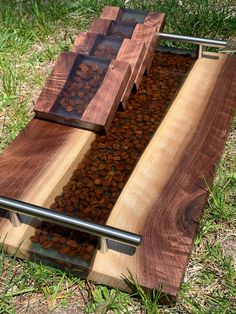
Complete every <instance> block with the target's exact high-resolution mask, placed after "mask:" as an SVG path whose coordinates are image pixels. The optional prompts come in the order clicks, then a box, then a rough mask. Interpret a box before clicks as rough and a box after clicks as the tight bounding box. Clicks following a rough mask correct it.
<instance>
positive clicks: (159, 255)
mask: <svg viewBox="0 0 236 314" xmlns="http://www.w3.org/2000/svg"><path fill="white" fill-rule="evenodd" d="M235 67H236V58H235V57H227V56H220V58H219V59H218V60H214V59H208V58H203V59H200V60H198V61H196V63H195V65H194V67H193V69H192V71H191V72H190V74H189V75H188V77H187V80H186V81H185V83H184V85H183V87H182V88H181V90H180V92H179V94H178V95H177V97H176V99H175V100H174V102H173V104H172V105H171V107H170V109H169V111H168V112H167V114H166V116H165V118H164V120H163V122H162V123H161V125H160V127H159V129H158V130H157V132H156V133H155V135H154V137H153V138H152V140H151V142H150V143H149V145H148V147H147V148H146V150H145V152H144V153H143V155H142V157H141V159H140V160H139V162H138V164H137V166H136V168H135V170H134V172H133V173H132V175H131V177H130V179H129V181H128V182H127V184H126V186H125V188H124V190H123V191H122V193H121V195H120V197H119V199H118V201H117V203H116V204H115V207H114V208H113V210H112V212H111V215H110V217H109V219H108V221H107V224H108V225H111V226H114V227H117V228H124V226H126V229H127V230H128V231H132V232H136V233H138V234H141V235H142V236H143V242H142V244H141V246H140V247H139V248H138V249H137V251H136V253H135V254H134V255H133V256H130V255H126V254H121V253H119V252H116V251H112V250H109V252H108V253H107V254H105V255H104V254H101V253H100V252H97V254H96V257H95V259H94V263H93V265H92V268H91V272H90V274H89V276H88V278H89V279H91V280H94V281H96V282H98V283H103V284H107V285H109V286H114V287H117V288H120V289H124V290H127V285H126V283H125V281H124V280H122V279H121V278H122V276H125V277H126V276H127V277H128V276H129V271H130V272H131V274H132V275H133V276H134V278H137V280H138V282H139V283H140V285H141V286H143V287H146V288H150V289H152V288H155V287H159V286H162V291H163V292H164V293H167V294H168V295H171V296H173V297H176V295H177V292H178V289H179V288H180V285H181V282H182V279H183V276H184V273H185V269H186V266H187V263H188V259H189V256H190V253H191V249H192V245H193V240H194V236H195V234H196V232H197V230H198V221H199V217H200V215H201V214H202V211H203V208H204V206H205V204H206V201H207V196H208V192H207V191H208V186H211V184H212V181H213V177H214V174H215V166H216V163H217V161H218V160H219V158H220V156H221V154H222V151H223V147H224V143H225V140H226V137H227V132H228V129H229V127H230V125H231V122H232V118H233V114H234V111H235V107H236V92H235V91H236V72H235ZM206 182H207V185H206Z"/></svg>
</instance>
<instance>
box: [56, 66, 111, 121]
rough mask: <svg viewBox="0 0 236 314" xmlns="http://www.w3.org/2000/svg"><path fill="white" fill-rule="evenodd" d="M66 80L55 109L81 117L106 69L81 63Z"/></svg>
mask: <svg viewBox="0 0 236 314" xmlns="http://www.w3.org/2000/svg"><path fill="white" fill-rule="evenodd" d="M72 71H74V74H73V75H72V77H71V78H70V77H69V79H68V81H67V83H66V86H65V87H64V89H63V91H62V93H61V95H60V99H59V103H58V104H57V105H56V108H58V107H59V108H63V110H64V111H66V112H73V113H75V114H77V115H81V114H82V113H83V112H84V110H85V109H86V107H87V105H88V104H89V102H90V101H91V99H92V98H93V97H94V95H95V94H96V92H97V90H98V88H99V87H100V85H101V83H102V81H103V79H104V77H105V74H106V69H105V68H103V67H102V66H100V65H98V64H96V63H94V64H86V63H81V64H80V65H79V66H78V68H77V69H73V70H72Z"/></svg>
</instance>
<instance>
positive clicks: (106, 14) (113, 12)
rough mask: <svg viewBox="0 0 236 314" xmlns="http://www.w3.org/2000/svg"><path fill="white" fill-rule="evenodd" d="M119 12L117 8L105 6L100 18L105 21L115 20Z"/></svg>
mask: <svg viewBox="0 0 236 314" xmlns="http://www.w3.org/2000/svg"><path fill="white" fill-rule="evenodd" d="M119 12H120V8H119V7H113V6H108V5H106V6H105V7H104V9H103V11H102V14H101V18H102V19H107V20H116V19H117V16H118V14H119Z"/></svg>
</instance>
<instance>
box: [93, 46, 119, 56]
mask: <svg viewBox="0 0 236 314" xmlns="http://www.w3.org/2000/svg"><path fill="white" fill-rule="evenodd" d="M117 53H118V51H117V49H114V48H113V47H112V46H110V45H105V44H102V43H100V44H98V45H97V46H96V50H95V52H94V53H93V55H94V56H97V57H103V58H107V59H115V58H116V56H117Z"/></svg>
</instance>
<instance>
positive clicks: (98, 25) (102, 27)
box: [89, 17, 111, 35]
mask: <svg viewBox="0 0 236 314" xmlns="http://www.w3.org/2000/svg"><path fill="white" fill-rule="evenodd" d="M110 24H111V20H106V19H100V18H98V17H95V18H94V20H93V22H92V24H91V26H90V28H89V32H91V33H95V34H102V35H106V34H107V32H108V29H109V27H110Z"/></svg>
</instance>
